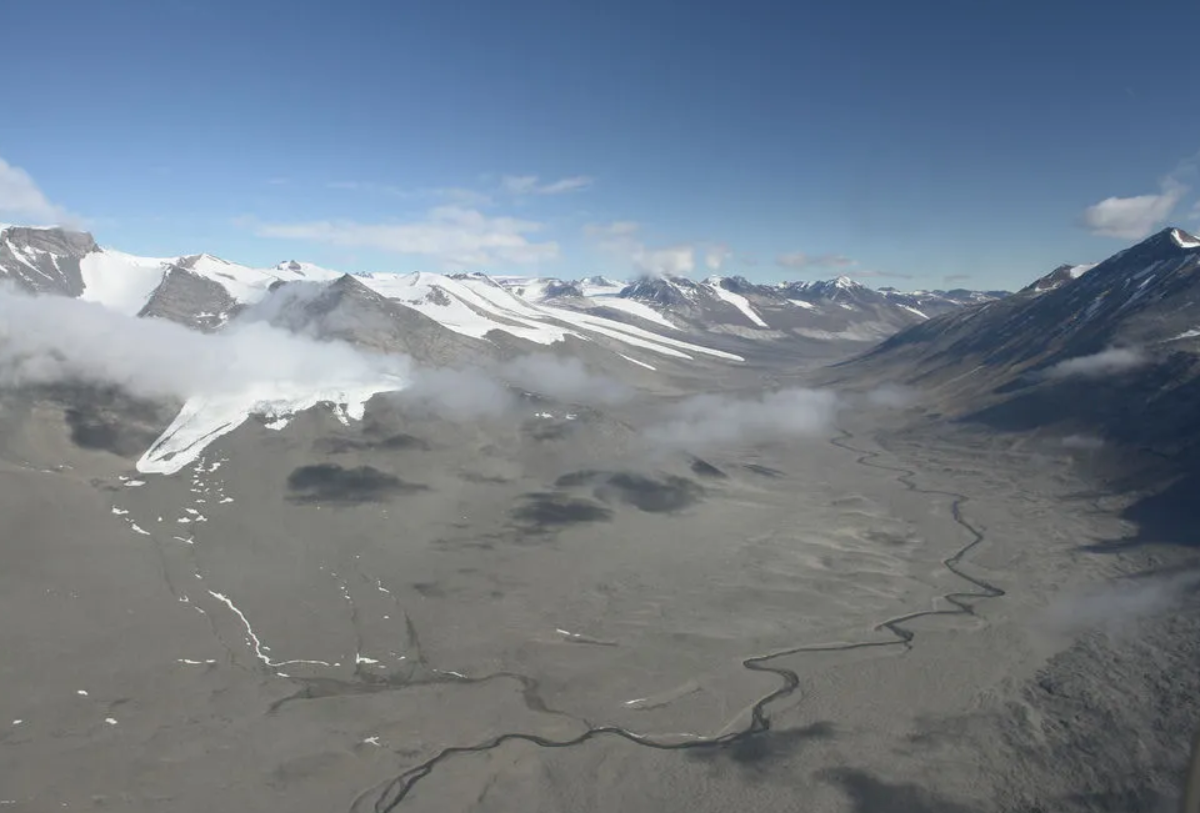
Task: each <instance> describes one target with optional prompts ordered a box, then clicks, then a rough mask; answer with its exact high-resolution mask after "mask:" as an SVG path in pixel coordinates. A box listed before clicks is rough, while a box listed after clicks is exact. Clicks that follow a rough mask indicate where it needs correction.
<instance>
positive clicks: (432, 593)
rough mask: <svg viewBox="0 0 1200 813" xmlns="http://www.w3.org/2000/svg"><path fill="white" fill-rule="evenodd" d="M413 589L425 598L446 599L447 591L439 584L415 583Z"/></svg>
mask: <svg viewBox="0 0 1200 813" xmlns="http://www.w3.org/2000/svg"><path fill="white" fill-rule="evenodd" d="M412 588H413V589H414V590H416V591H417V592H418V593H420V594H421V595H422V596H424V597H425V598H445V597H446V591H445V590H444V589H443V588H442V586H441V585H439V584H438V583H437V582H413V586H412Z"/></svg>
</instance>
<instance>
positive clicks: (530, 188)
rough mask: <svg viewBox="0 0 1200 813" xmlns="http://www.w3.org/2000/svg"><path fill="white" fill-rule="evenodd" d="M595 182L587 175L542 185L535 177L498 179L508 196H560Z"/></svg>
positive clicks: (506, 176)
mask: <svg viewBox="0 0 1200 813" xmlns="http://www.w3.org/2000/svg"><path fill="white" fill-rule="evenodd" d="M594 181H595V179H594V178H592V177H589V176H587V175H572V176H571V177H569V178H560V179H558V180H557V181H550V182H548V183H543V182H542V181H541V179H540V178H539V177H538V176H537V175H505V176H503V177H502V178H501V179H500V188H501V189H502V190H503V191H505V192H507V193H508V194H510V195H516V196H524V195H561V194H563V193H564V192H575V191H577V190H580V189H586V188H587V187H589V186H591V185H592V183H593V182H594Z"/></svg>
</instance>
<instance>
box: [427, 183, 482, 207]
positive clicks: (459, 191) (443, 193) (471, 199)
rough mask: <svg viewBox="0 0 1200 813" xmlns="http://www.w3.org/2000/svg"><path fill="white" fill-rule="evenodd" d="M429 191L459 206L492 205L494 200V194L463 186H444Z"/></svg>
mask: <svg viewBox="0 0 1200 813" xmlns="http://www.w3.org/2000/svg"><path fill="white" fill-rule="evenodd" d="M429 191H430V193H431V194H433V195H434V196H435V197H439V198H442V199H443V200H447V201H450V202H451V203H454V204H457V205H458V206H491V205H492V203H493V202H494V201H493V200H492V196H491V195H489V194H487V193H485V192H477V191H475V190H474V189H466V188H463V187H461V186H443V187H438V188H437V189H431V190H429Z"/></svg>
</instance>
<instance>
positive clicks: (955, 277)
mask: <svg viewBox="0 0 1200 813" xmlns="http://www.w3.org/2000/svg"><path fill="white" fill-rule="evenodd" d="M970 278H971V275H970V274H947V275H946V276H944V277H942V282H962V281H964V280H968V279H970Z"/></svg>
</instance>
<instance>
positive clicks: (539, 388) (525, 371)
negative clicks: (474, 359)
mask: <svg viewBox="0 0 1200 813" xmlns="http://www.w3.org/2000/svg"><path fill="white" fill-rule="evenodd" d="M498 372H499V375H500V376H501V377H502V378H504V380H506V381H509V382H511V383H512V384H514V385H515V386H518V387H521V388H523V389H526V390H529V391H531V392H537V393H540V394H542V395H548V396H550V397H551V398H558V399H560V400H563V401H579V402H582V403H587V404H598V405H605V404H608V405H611V404H619V403H622V402H624V401H628V400H629V399H630V398H631V397H632V395H633V392H632V390H630V389H629V388H628V387H626V386H625V385H624V384H622V383H620V382H619V381H616V380H615V379H612V378H609V377H608V376H602V375H596V374H594V373H592V372H590V371H589V370H588V369H587V367H585V366H584V364H583V362H581V361H580V360H579V359H576V358H561V357H559V356H555V355H551V354H550V353H536V354H533V355H528V356H521V357H520V358H516V359H513V360H512V361H509V362H507V363H505V364H503V365H501V367H500V369H499V371H498Z"/></svg>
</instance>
